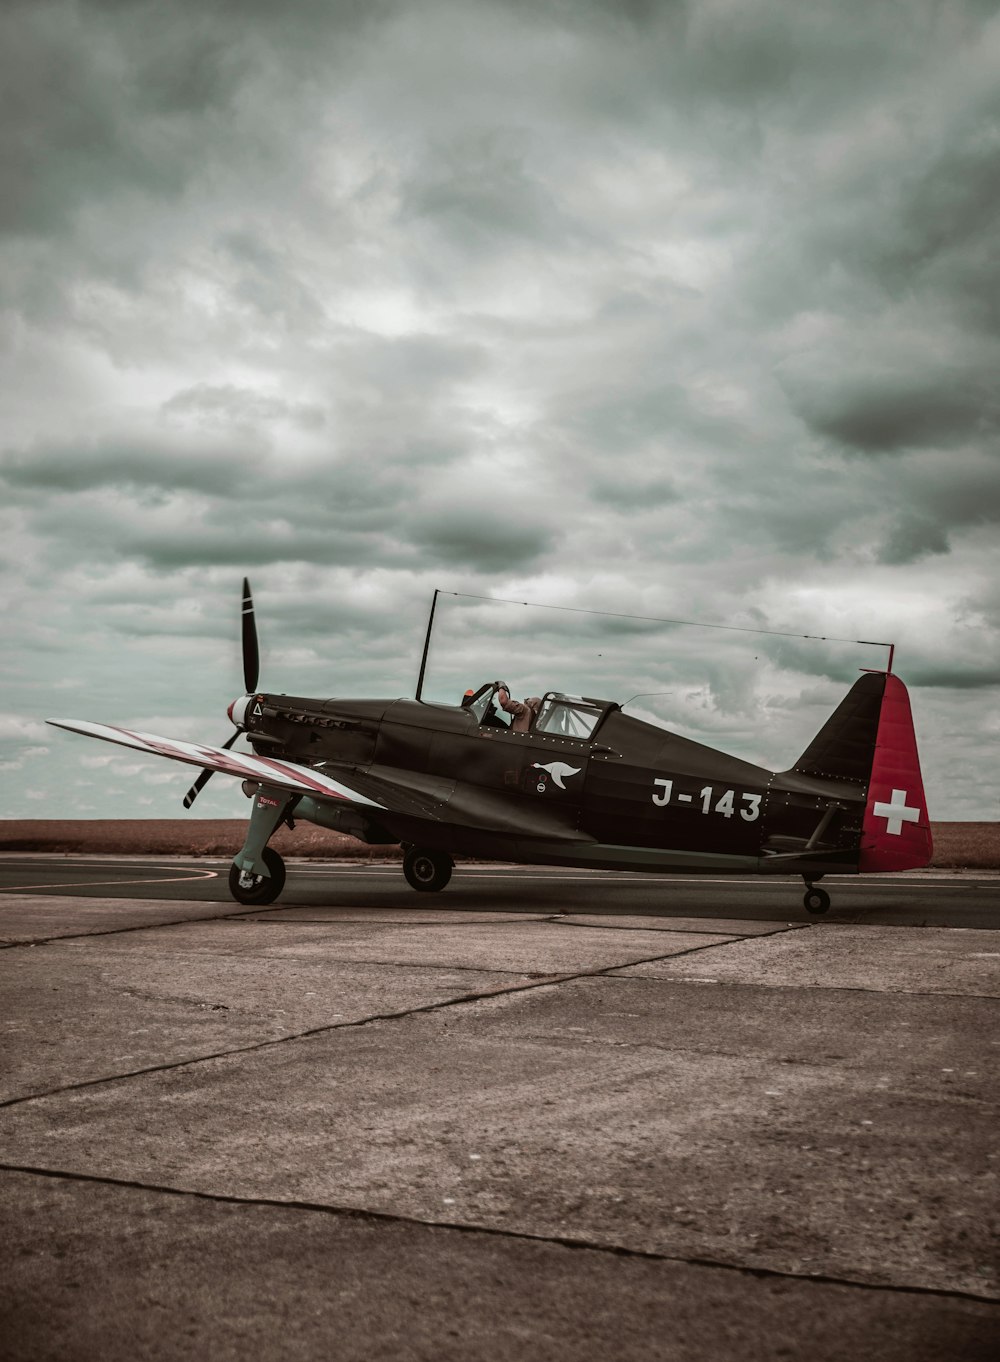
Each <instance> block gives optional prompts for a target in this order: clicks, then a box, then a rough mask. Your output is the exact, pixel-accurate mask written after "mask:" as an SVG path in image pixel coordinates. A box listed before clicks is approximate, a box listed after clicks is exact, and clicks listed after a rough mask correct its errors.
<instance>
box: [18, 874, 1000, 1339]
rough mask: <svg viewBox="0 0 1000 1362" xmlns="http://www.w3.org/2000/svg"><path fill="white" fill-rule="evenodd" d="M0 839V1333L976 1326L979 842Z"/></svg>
mask: <svg viewBox="0 0 1000 1362" xmlns="http://www.w3.org/2000/svg"><path fill="white" fill-rule="evenodd" d="M29 861H30V873H29V868H28V867H29ZM0 864H2V865H3V867H4V876H3V879H2V881H0V887H2V888H3V893H2V894H0V942H2V944H3V946H4V947H5V949H2V950H0V999H2V1002H0V1024H2V1028H3V1032H2V1033H3V1046H2V1076H0V1099H2V1100H0V1188H2V1197H0V1273H2V1278H0V1279H2V1281H3V1291H2V1293H0V1298H2V1304H0V1358H3V1359H12V1360H13V1359H17V1362H27V1360H28V1359H30V1360H31V1362H41V1359H53V1360H54V1359H59V1362H86V1360H88V1359H92V1358H93V1359H97V1358H100V1359H106V1360H107V1362H117V1360H118V1359H125V1358H129V1359H135V1358H141V1359H144V1358H156V1359H170V1360H171V1362H172V1360H173V1359H182V1358H184V1359H187V1358H191V1359H201V1358H212V1359H228V1358H248V1357H252V1358H255V1359H264V1360H266V1362H270V1359H275V1362H277V1360H278V1359H281V1360H282V1362H291V1360H294V1359H358V1360H359V1362H361V1359H364V1360H365V1362H368V1360H369V1359H452V1358H454V1359H459V1358H461V1359H469V1358H490V1359H493V1358H496V1359H519V1360H520V1359H525V1358H530V1359H532V1360H533V1362H534V1360H535V1359H552V1360H553V1362H556V1360H557V1359H558V1362H564V1360H565V1362H569V1360H570V1359H573V1360H574V1362H587V1360H589V1359H592V1358H593V1359H597V1358H601V1359H607V1358H614V1359H669V1360H671V1362H672V1360H673V1359H680V1360H682V1362H688V1359H690V1360H691V1362H709V1359H711V1362H729V1359H737V1358H739V1359H752V1360H753V1362H756V1359H772V1358H775V1359H777V1358H793V1359H795V1358H809V1359H811V1360H812V1362H827V1360H828V1359H829V1360H832V1359H847V1358H851V1359H852V1360H854V1359H857V1358H858V1357H863V1358H865V1359H875V1360H878V1359H886V1362H894V1360H895V1359H900V1362H902V1360H903V1359H906V1362H924V1359H926V1360H927V1362H931V1360H932V1359H933V1362H941V1359H948V1362H966V1360H968V1362H979V1360H980V1359H983V1360H984V1362H985V1359H990V1360H991V1362H994V1359H996V1358H997V1356H998V1355H1000V1271H998V1267H1000V1254H998V1252H997V1248H998V1242H1000V1236H998V1229H1000V1215H998V1211H1000V1206H998V1201H1000V1198H998V1162H1000V1150H998V1145H997V1137H996V1132H997V1106H998V1100H997V1099H998V1090H997V1082H996V1072H997V1059H998V1051H1000V1028H998V1027H997V1019H998V1012H1000V1002H998V999H1000V970H998V968H997V967H998V963H1000V931H998V930H997V928H998V927H1000V912H997V899H998V896H1000V880H998V879H997V877H996V876H993V877H989V876H978V877H975V880H974V882H972V883H971V884H965V883H964V882H963V881H962V879H961V877H955V876H950V877H947V878H944V877H941V878H939V879H938V880H935V879H933V878H930V879H925V880H923V881H918V880H913V881H912V882H901V883H900V887H898V888H897V889H896V891H895V892H896V893H897V895H898V896H900V898H901V901H907V902H910V906H911V909H912V911H911V912H910V914H909V918H908V919H907V918H906V917H905V915H904V916H903V917H902V918H901V920H898V921H893V920H890V921H885V920H877V919H879V918H880V917H881V918H882V919H885V917H886V911H885V910H884V908H883V909H882V910H881V911H879V907H878V901H877V900H878V895H877V892H876V888H877V887H875V888H873V889H872V891H871V893H870V894H869V898H870V899H871V901H872V908H871V911H868V910H866V908H865V907H864V903H865V901H866V900H864V898H863V896H862V898H860V899H859V898H857V897H855V898H854V899H851V900H850V911H849V912H844V913H841V914H839V915H838V913H837V912H836V911H834V912H833V913H831V914H830V915H829V916H828V917H827V918H823V919H810V918H807V917H806V916H805V914H804V913H802V911H801V909H800V908H799V907H798V906H797V905H798V903H799V899H800V896H801V894H800V891H799V894H798V895H796V894H794V893H793V894H790V895H788V896H787V901H786V902H784V903H783V904H782V905H781V906H780V907H779V908H776V907H775V906H774V905H773V902H772V904H771V906H767V904H766V903H765V902H764V901H763V900H761V899H758V898H753V899H752V900H751V899H748V897H747V895H749V894H751V893H753V894H756V893H757V890H756V889H753V890H750V889H749V888H748V889H747V890H746V891H743V890H741V889H740V887H739V886H732V887H730V886H723V885H719V886H712V885H710V884H705V883H704V882H703V883H702V884H700V885H699V886H698V887H697V890H695V889H694V888H692V889H691V891H690V893H691V895H692V897H690V898H685V897H684V895H683V894H681V893H680V892H678V893H676V894H674V895H673V896H672V898H671V901H670V904H668V905H667V906H666V907H664V906H663V900H662V898H661V900H660V903H661V906H660V908H659V909H654V908H653V907H652V892H653V891H652V890H650V891H649V892H648V893H647V892H646V891H645V890H642V889H641V880H642V877H627V876H602V875H595V874H591V875H589V876H588V875H581V874H580V872H566V873H564V872H548V873H543V874H537V873H536V874H522V873H521V872H518V871H514V870H509V869H506V868H503V869H501V868H495V869H494V868H490V867H479V868H478V869H477V870H476V871H475V872H473V873H472V875H471V876H470V877H467V878H466V881H465V884H466V888H465V889H463V888H462V886H461V884H460V879H461V870H460V871H458V872H456V877H455V881H453V885H457V886H458V888H457V889H456V890H455V892H453V889H452V887H451V886H450V887H449V889H448V890H446V891H445V892H444V893H443V894H441V895H433V896H432V895H417V894H414V893H413V892H412V891H410V890H408V889H406V888H405V886H404V887H402V888H400V886H399V882H398V880H397V879H395V878H391V877H389V876H387V875H386V874H385V873H384V872H383V871H382V870H380V869H379V867H377V866H368V867H357V866H355V867H350V866H336V867H327V868H326V869H325V870H323V869H322V868H321V869H320V870H319V871H317V870H316V868H315V867H312V866H310V867H296V866H294V865H293V866H291V867H290V874H289V886H288V889H287V890H286V894H285V896H284V898H283V900H282V901H281V902H279V903H278V904H277V905H275V906H274V907H273V908H269V909H256V910H247V909H243V908H240V907H239V906H238V905H236V904H234V903H232V902H231V901H230V900H229V899H228V896H227V895H226V894H225V890H224V883H225V881H224V874H225V867H224V866H221V863H219V864H218V865H214V866H213V865H212V864H211V863H206V862H197V863H195V862H192V863H185V864H184V865H181V864H180V863H179V862H178V863H176V864H175V863H173V862H169V861H166V860H163V859H161V860H159V861H157V862H156V867H154V868H151V867H150V866H149V865H147V864H146V863H145V862H135V861H132V862H129V861H123V860H122V859H121V858H119V859H118V860H116V861H112V860H110V859H104V860H102V859H99V858H90V859H86V858H76V860H75V861H73V862H72V863H69V862H66V861H65V860H63V861H59V860H58V858H40V857H36V858H23V857H22V858H16V857H13V858H11V857H8V858H0ZM220 866H221V870H220ZM153 870H155V873H153ZM136 879H138V880H140V881H141V883H140V884H139V885H136V884H135V883H134V882H133V883H129V881H130V880H132V881H135V880H136ZM477 881H478V883H479V884H480V886H481V887H480V889H479V890H478V891H477V890H476V888H475V884H476V883H477ZM907 883H911V884H912V886H913V887H912V888H911V889H907V887H906V885H907ZM168 885H169V886H170V887H169V888H168ZM470 885H471V886H473V887H472V888H469V887H468V886H470ZM497 885H499V886H500V888H499V889H498V888H497ZM630 886H631V887H630ZM137 889H138V890H140V891H141V892H142V894H143V896H142V897H134V894H135V893H136V891H137ZM964 889H968V890H969V891H970V892H969V893H965V895H964V897H963V891H964ZM54 890H55V892H54ZM972 890H977V891H981V892H980V893H979V897H978V898H977V899H976V904H975V908H974V910H973V908H972V907H971V906H970V905H971V903H972V899H973V897H975V896H974V895H973V894H972V892H971V891H972ZM656 892H657V893H662V891H661V889H660V887H659V886H657V887H656ZM686 892H687V891H685V893H686ZM853 892H854V893H855V895H857V893H858V891H857V890H854V891H853ZM167 894H170V895H181V896H180V897H166V895H167ZM695 894H697V895H698V897H694V895H695ZM949 894H951V896H952V897H951V898H950V899H949ZM183 895H188V896H187V897H184V896H183ZM477 896H478V897H477ZM835 901H836V899H835ZM748 903H752V905H753V906H752V908H748V907H747V905H748ZM449 904H450V905H451V906H449ZM921 904H922V905H923V906H921ZM859 905H860V906H859ZM914 905H916V906H914ZM931 905H933V908H932V907H931ZM952 905H954V906H952ZM970 921H971V922H974V923H975V924H977V925H974V926H969V925H964V924H966V923H967V922H970ZM984 922H992V923H996V926H984V925H982V923H984Z"/></svg>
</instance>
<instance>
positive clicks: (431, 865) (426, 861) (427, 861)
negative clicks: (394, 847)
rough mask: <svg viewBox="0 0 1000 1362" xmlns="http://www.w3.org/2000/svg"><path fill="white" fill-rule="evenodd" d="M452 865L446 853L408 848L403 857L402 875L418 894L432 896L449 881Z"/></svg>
mask: <svg viewBox="0 0 1000 1362" xmlns="http://www.w3.org/2000/svg"><path fill="white" fill-rule="evenodd" d="M453 865H454V862H453V861H452V859H451V857H450V856H449V855H448V854H447V852H444V851H424V850H422V849H421V848H420V847H410V849H409V851H408V852H407V853H406V855H405V856H404V857H403V874H404V875H405V876H406V879H407V882H408V883H409V884H411V885H412V886H413V888H414V889H417V890H419V891H420V893H422V894H434V893H437V891H438V890H439V889H443V888H444V887H445V885H446V884H447V883H448V881H449V880H450V879H451V871H452V867H453Z"/></svg>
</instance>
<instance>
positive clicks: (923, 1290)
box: [0, 1163, 1000, 1305]
mask: <svg viewBox="0 0 1000 1362" xmlns="http://www.w3.org/2000/svg"><path fill="white" fill-rule="evenodd" d="M0 1172H4V1173H20V1174H23V1175H26V1176H30V1177H39V1178H50V1179H52V1180H56V1179H62V1180H64V1181H67V1182H80V1183H85V1184H91V1185H97V1186H103V1187H121V1188H125V1189H127V1190H129V1191H137V1192H152V1193H155V1194H157V1195H159V1196H172V1197H183V1198H190V1199H191V1200H195V1201H207V1202H212V1203H216V1204H220V1205H229V1206H260V1207H267V1208H270V1209H273V1210H281V1211H290V1210H291V1211H302V1212H305V1213H307V1214H312V1215H328V1216H334V1217H337V1218H339V1219H348V1220H365V1221H370V1222H374V1223H376V1224H387V1225H402V1226H408V1225H412V1226H416V1227H419V1228H421V1229H432V1230H444V1231H449V1232H451V1233H456V1234H466V1235H476V1234H482V1235H489V1236H491V1237H493V1238H497V1239H512V1240H523V1241H526V1242H529V1243H535V1244H552V1245H557V1246H558V1247H560V1248H567V1249H579V1250H585V1251H589V1252H591V1253H606V1254H611V1255H613V1256H615V1257H620V1258H638V1259H643V1260H645V1261H647V1262H660V1263H678V1264H681V1265H682V1266H685V1267H704V1268H708V1269H710V1270H714V1271H719V1272H734V1273H737V1274H739V1275H741V1276H747V1277H757V1278H762V1279H770V1280H772V1281H790V1282H801V1283H803V1284H809V1285H817V1286H840V1287H847V1288H851V1289H854V1290H859V1291H878V1292H891V1293H893V1294H894V1295H907V1296H929V1297H932V1298H937V1299H941V1300H967V1301H976V1302H979V1303H980V1304H984V1305H997V1304H1000V1297H997V1296H987V1295H981V1294H979V1293H978V1292H975V1291H965V1290H962V1289H960V1288H957V1287H951V1288H949V1287H933V1286H919V1285H916V1284H913V1283H896V1282H869V1281H864V1280H863V1279H861V1278H854V1277H837V1276H834V1275H832V1274H827V1273H812V1272H791V1271H784V1270H782V1269H781V1268H769V1267H754V1266H751V1265H749V1264H746V1263H730V1262H726V1261H725V1260H724V1259H718V1258H703V1257H700V1256H693V1257H685V1256H684V1255H682V1254H671V1253H659V1252H657V1251H656V1250H653V1249H635V1248H629V1247H628V1246H626V1245H624V1244H608V1243H603V1242H602V1241H601V1240H598V1239H584V1238H576V1237H574V1236H571V1235H559V1234H533V1233H532V1232H531V1231H529V1230H512V1229H505V1228H503V1227H502V1226H497V1225H477V1224H471V1223H469V1222H465V1221H460V1220H457V1221H452V1220H427V1219H424V1218H423V1217H421V1216H414V1215H403V1214H401V1213H399V1212H395V1211H376V1210H371V1209H370V1208H368V1207H363V1206H338V1205H335V1204H330V1203H326V1202H321V1201H305V1200H302V1199H300V1198H290V1199H288V1200H283V1199H282V1198H280V1197H264V1196H238V1195H236V1194H235V1193H231V1192H203V1191H198V1190H197V1189H195V1188H189V1187H171V1186H169V1185H168V1184H165V1183H154V1182H141V1181H139V1180H138V1179H133V1178H116V1177H111V1176H110V1175H108V1174H104V1173H78V1172H72V1171H69V1170H66V1169H61V1168H42V1167H39V1166H36V1165H32V1164H16V1163H0Z"/></svg>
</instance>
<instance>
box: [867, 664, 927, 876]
mask: <svg viewBox="0 0 1000 1362" xmlns="http://www.w3.org/2000/svg"><path fill="white" fill-rule="evenodd" d="M933 850H934V844H933V841H932V839H931V824H930V815H929V813H928V810H927V800H926V798H925V796H924V782H923V779H922V777H921V775H920V758H919V757H918V755H917V738H916V734H915V733H914V731H913V716H912V715H911V713H910V697H909V695H907V693H906V687H905V686H904V685H903V683H902V681H900V679H899V677H898V676H893V675H892V674H889V675H888V676H886V678H885V692H884V694H883V696H882V707H881V711H880V714H879V723H878V737H877V739H876V741H875V754H874V758H873V760H872V771H871V780H870V781H869V784H868V801H867V803H866V804H865V820H864V832H863V834H862V838H861V860H860V863H859V865H858V869H859V870H862V871H864V870H918V869H919V868H920V867H921V866H925V865H927V864H928V863H929V861H930V859H931V855H932V853H933Z"/></svg>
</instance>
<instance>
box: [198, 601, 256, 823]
mask: <svg viewBox="0 0 1000 1362" xmlns="http://www.w3.org/2000/svg"><path fill="white" fill-rule="evenodd" d="M241 637H242V644H243V682H244V684H245V686H246V691H247V694H248V695H250V694H252V692H253V691H255V690H256V689H257V678H258V674H259V672H260V649H259V648H258V646H257V625H256V623H255V621H254V613H253V597H252V596H251V594H250V583H249V581H248V580H247V579H246V577H244V578H243V606H242V615H241ZM231 710H232V706H230V711H231ZM242 732H243V729H242V728H237V730H236V732H235V733H234V734H233V735H232V736H231V737H229V738H227V739H226V741H225V742H224V743H223V744H222V746H223V749H224V750H225V751H227V752H228V751H229V749H230V748H231V747H232V745H233V743H234V742H235V741H236V739H237V738H238V737H239V736H240V734H241V733H242ZM213 775H214V772H213V771H209V770H205V771H201V772H199V775H198V779H197V780H196V781H195V782H194V784H193V785H192V786H191V788H190V790H188V792H187V794H186V795H185V796H184V807H185V808H186V809H189V808H190V807H191V805H192V804H193V803H194V801H195V800H196V799H197V798H198V795H199V794H200V793H201V791H202V790H203V789H204V788H205V786H206V785H207V784H208V782H209V780H210V779H211V778H212V776H213Z"/></svg>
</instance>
